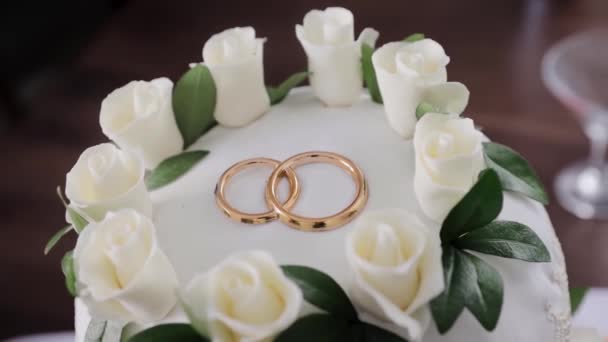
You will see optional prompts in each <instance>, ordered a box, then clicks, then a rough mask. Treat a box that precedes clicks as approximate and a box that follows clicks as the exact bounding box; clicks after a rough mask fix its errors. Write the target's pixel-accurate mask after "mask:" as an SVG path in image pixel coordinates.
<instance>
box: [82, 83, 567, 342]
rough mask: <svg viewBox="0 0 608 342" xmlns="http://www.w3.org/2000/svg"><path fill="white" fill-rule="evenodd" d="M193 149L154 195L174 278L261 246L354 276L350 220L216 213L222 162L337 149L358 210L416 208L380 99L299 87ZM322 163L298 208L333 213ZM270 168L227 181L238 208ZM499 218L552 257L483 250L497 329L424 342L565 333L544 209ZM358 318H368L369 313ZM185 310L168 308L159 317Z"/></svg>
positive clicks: (310, 171)
mask: <svg viewBox="0 0 608 342" xmlns="http://www.w3.org/2000/svg"><path fill="white" fill-rule="evenodd" d="M192 149H207V150H210V151H211V153H210V154H209V156H207V157H206V158H205V159H204V160H203V161H202V162H201V163H200V164H198V165H197V166H196V167H195V168H194V169H192V170H191V171H190V172H189V173H187V174H186V175H185V176H184V177H183V178H182V179H180V180H178V181H176V182H175V183H174V184H171V185H170V186H167V187H165V188H161V189H160V190H158V191H155V192H154V193H153V194H152V198H153V202H154V223H155V224H156V227H157V231H158V235H159V237H158V238H159V243H160V245H161V247H162V248H163V249H164V251H165V253H166V254H167V255H168V257H169V258H170V260H171V262H172V263H173V265H174V267H175V269H176V272H177V273H178V277H179V279H180V281H181V283H182V284H186V283H187V282H188V281H189V280H191V279H192V277H193V276H194V275H195V274H197V273H200V272H203V271H206V270H208V269H209V268H211V267H212V266H214V265H216V264H217V263H218V262H220V261H221V260H222V259H224V258H225V257H227V256H228V255H230V254H233V253H235V252H238V251H244V250H250V249H262V250H267V251H269V252H270V253H271V254H272V255H273V256H274V257H275V259H276V260H277V261H278V262H279V263H280V264H300V265H308V266H312V267H315V268H318V269H320V270H323V271H325V272H327V273H329V274H331V275H332V276H333V277H334V279H336V280H337V281H338V282H339V283H340V284H341V285H342V286H343V287H344V288H348V287H349V286H348V285H349V284H350V283H351V281H352V280H351V274H350V271H349V270H350V268H349V267H348V263H347V260H346V255H345V250H344V248H345V247H344V246H345V241H346V240H345V239H346V236H347V234H348V233H349V232H350V231H351V230H352V227H353V223H350V224H348V225H346V226H344V227H343V228H340V229H337V230H334V231H330V232H323V233H306V232H300V231H297V230H294V229H291V228H288V227H287V226H285V225H284V224H282V223H279V222H273V223H270V224H267V225H262V226H250V225H245V224H242V223H238V222H234V221H231V220H230V219H228V218H227V217H226V216H224V214H223V213H222V212H221V211H220V210H219V209H218V208H217V206H216V205H215V198H214V194H213V190H214V187H215V183H216V182H217V179H218V178H219V176H220V175H221V174H222V172H223V171H224V170H225V169H226V168H228V167H229V166H230V165H232V164H233V163H235V162H237V161H240V160H243V159H247V158H251V157H270V158H275V159H280V160H283V159H286V158H288V157H289V156H291V155H294V154H296V153H299V152H303V151H309V150H327V151H333V152H337V153H340V154H343V155H345V156H347V157H349V158H350V159H352V160H353V161H354V162H355V163H357V164H358V165H359V166H360V167H361V169H362V170H363V172H364V173H365V175H366V177H367V180H368V183H369V190H370V196H369V202H368V204H367V206H366V208H365V209H364V211H366V210H371V209H383V208H392V207H401V208H404V209H407V210H409V211H413V212H416V213H418V214H419V215H420V216H422V215H423V214H422V213H421V211H420V208H419V206H418V204H417V203H416V199H415V196H414V193H413V186H412V180H413V176H414V152H413V147H412V143H411V141H406V140H403V139H402V138H401V137H400V136H399V135H398V134H397V133H395V132H394V131H393V130H392V129H391V128H390V127H389V125H388V123H387V122H386V118H385V116H384V114H383V108H382V106H381V105H378V104H375V103H372V102H371V101H370V100H369V98H368V97H367V96H364V97H362V99H361V100H360V101H358V102H357V103H355V104H354V105H353V107H351V108H326V107H324V106H323V105H322V104H321V103H320V102H319V101H318V100H315V99H314V96H313V94H312V92H311V91H310V90H308V89H307V88H305V89H297V90H295V91H293V92H292V93H291V94H290V96H289V97H288V98H287V99H286V100H285V101H284V102H283V103H281V104H280V105H277V106H273V107H272V108H271V110H270V111H269V112H268V113H267V115H265V116H263V117H261V118H260V119H259V120H257V121H255V122H254V123H252V124H251V125H249V126H247V127H243V128H238V129H230V128H225V127H216V128H214V129H213V130H211V131H210V132H208V133H207V134H206V135H205V136H204V137H203V138H201V139H200V140H199V141H198V142H197V143H196V144H195V145H194V146H193V147H192ZM328 169H329V168H328V167H325V166H321V165H307V166H304V167H302V168H299V169H298V170H297V172H298V175H299V177H300V179H301V183H302V187H303V189H302V190H303V191H302V195H301V199H300V200H299V202H298V204H297V205H296V208H295V211H296V212H298V213H301V214H306V215H311V216H312V215H317V216H318V215H320V214H330V213H331V212H337V211H339V210H340V209H341V208H342V206H343V205H345V204H348V199H349V198H350V196H352V194H353V185H352V181H351V180H350V177H349V176H348V175H347V174H343V173H341V172H337V171H336V172H328V171H329V170H328ZM269 172H270V170H267V169H263V170H262V172H259V173H253V176H251V178H250V179H249V180H247V179H244V180H243V182H244V181H248V182H251V183H255V184H256V186H257V187H259V191H251V189H249V190H250V191H249V192H243V191H241V190H242V187H240V186H238V185H239V184H233V186H232V187H230V189H229V191H228V195H229V198H230V199H234V202H235V203H238V204H239V208H243V209H247V208H258V209H259V208H260V206H261V204H260V203H263V202H262V201H263V193H262V184H263V183H264V181H265V177H267V176H268V173H269ZM254 176H255V177H254ZM251 188H253V187H251ZM237 199H238V201H237ZM500 218H501V219H510V220H515V221H518V222H521V223H524V224H527V225H528V226H530V227H531V228H532V229H533V230H535V232H536V233H537V234H538V235H539V236H540V238H541V239H542V240H543V241H544V242H545V244H546V245H547V246H548V248H549V250H550V251H551V254H552V257H553V260H554V261H553V263H544V264H543V263H540V264H538V263H526V262H522V261H517V260H507V259H501V258H498V257H492V256H485V255H484V256H483V258H484V260H487V261H488V262H489V263H491V264H492V265H493V266H495V267H496V268H497V269H498V270H499V272H500V273H501V275H502V277H503V280H504V288H505V297H504V305H503V311H502V315H501V318H500V321H499V323H498V326H497V327H496V330H495V331H494V332H492V333H489V332H486V331H484V330H483V328H482V327H481V326H480V324H479V323H478V322H477V321H476V320H475V319H474V318H473V316H472V315H471V314H470V313H469V312H467V311H465V312H464V313H463V314H462V315H461V317H460V318H459V319H458V321H457V322H456V324H455V325H454V327H453V328H452V329H451V330H450V331H449V332H448V333H447V334H446V335H445V336H440V335H439V334H438V333H437V331H436V329H435V325H434V323H433V322H431V327H430V328H429V330H428V331H427V333H426V335H425V336H424V338H423V339H422V341H423V342H461V341H467V342H511V341H543V342H549V341H554V342H562V341H566V339H564V338H561V337H560V335H563V334H564V333H563V332H562V333H559V334H558V333H556V332H557V331H558V329H561V330H560V331H564V329H565V331H566V334H567V330H568V327H567V326H566V324H567V321H568V320H567V316H569V315H566V319H565V320H563V319H562V320H559V319H557V320H556V319H550V318H551V317H553V316H548V312H547V311H546V309H547V308H548V306H551V307H555V308H561V307H563V306H564V305H566V303H567V302H568V295H567V292H566V293H564V291H563V288H564V281H567V279H565V278H563V279H562V280H560V281H555V280H554V277H553V276H552V274H554V272H555V270H556V269H557V270H563V257H562V256H561V248H560V246H559V242H558V241H557V239H556V238H555V233H554V231H553V228H552V225H551V222H550V220H549V218H548V216H547V214H546V211H545V210H544V208H543V207H542V206H541V205H540V204H538V203H536V202H533V201H531V200H528V199H524V198H522V197H520V196H517V195H513V194H509V193H505V201H504V209H503V212H502V213H501V215H500ZM424 220H425V222H427V220H426V219H424ZM566 287H567V285H566ZM83 311H84V310H82V308H80V309H79V310H77V317H76V318H77V319H76V323H77V332H82V331H83V330H86V321H87V319H86V317H85V316H86V313H84V312H83ZM364 316H365V317H366V319H368V320H370V321H374V319H373V318H370V317H369V315H364ZM183 317H184V316H183V315H182V314H181V313H180V312H174V313H173V314H172V315H171V317H170V318H168V319H167V321H176V320H177V321H179V320H183V319H184V318H183ZM564 322H566V323H564ZM140 328H141V327H140ZM130 329H132V328H130ZM135 330H137V328H136V329H135ZM81 335H82V334H80V335H79V336H81ZM77 341H79V342H80V341H81V340H78V339H77Z"/></svg>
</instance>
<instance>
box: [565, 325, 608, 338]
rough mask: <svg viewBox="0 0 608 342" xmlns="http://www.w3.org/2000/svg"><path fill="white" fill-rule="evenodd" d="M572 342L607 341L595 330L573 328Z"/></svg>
mask: <svg viewBox="0 0 608 342" xmlns="http://www.w3.org/2000/svg"><path fill="white" fill-rule="evenodd" d="M570 341H571V342H605V341H606V340H605V339H604V338H603V337H602V336H601V335H600V334H599V332H598V331H597V330H595V329H591V328H579V327H574V328H572V335H571V336H570Z"/></svg>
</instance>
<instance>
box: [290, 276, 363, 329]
mask: <svg viewBox="0 0 608 342" xmlns="http://www.w3.org/2000/svg"><path fill="white" fill-rule="evenodd" d="M281 268H282V269H283V272H284V273H285V275H286V276H287V277H289V278H290V279H291V280H293V281H294V282H295V283H296V284H297V285H298V286H299V287H300V289H301V290H302V293H303V294H304V299H306V301H307V302H309V303H310V304H312V305H314V306H316V307H318V308H320V309H323V310H325V311H327V312H328V313H330V314H332V315H336V316H341V317H344V318H346V319H349V320H357V311H356V310H355V307H354V306H353V304H352V303H351V301H350V299H349V298H348V296H347V295H346V293H345V292H344V290H343V289H342V288H341V287H340V285H339V284H338V283H337V282H336V281H335V280H333V279H332V278H331V277H330V276H329V275H327V274H325V273H323V272H321V271H318V270H316V269H314V268H311V267H306V266H292V265H288V266H281Z"/></svg>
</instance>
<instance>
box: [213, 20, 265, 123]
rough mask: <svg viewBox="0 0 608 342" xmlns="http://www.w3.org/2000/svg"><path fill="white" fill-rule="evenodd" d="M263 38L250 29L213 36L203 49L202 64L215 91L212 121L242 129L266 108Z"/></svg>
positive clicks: (237, 28) (243, 28) (238, 28)
mask: <svg viewBox="0 0 608 342" xmlns="http://www.w3.org/2000/svg"><path fill="white" fill-rule="evenodd" d="M264 41H265V39H262V38H256V37H255V30H254V29H253V27H236V28H232V29H229V30H226V31H223V32H221V33H218V34H215V35H213V36H212V37H211V38H210V39H209V40H208V41H207V42H206V43H205V46H204V47H203V63H204V64H205V65H206V66H207V67H208V68H209V71H210V72H211V76H212V77H213V80H214V82H215V87H216V89H217V97H216V104H215V112H214V115H215V119H216V120H217V122H219V123H220V124H221V125H224V126H229V127H240V126H245V125H247V124H249V123H251V122H252V121H254V120H255V119H257V118H259V117H260V116H262V114H264V113H266V111H267V110H268V109H269V108H270V98H269V97H268V93H267V92H266V86H265V84H264V64H263V51H264Z"/></svg>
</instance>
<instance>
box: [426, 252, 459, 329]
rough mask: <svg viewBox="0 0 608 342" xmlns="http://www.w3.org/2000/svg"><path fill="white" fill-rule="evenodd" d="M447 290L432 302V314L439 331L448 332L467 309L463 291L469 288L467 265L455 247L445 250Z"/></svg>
mask: <svg viewBox="0 0 608 342" xmlns="http://www.w3.org/2000/svg"><path fill="white" fill-rule="evenodd" d="M442 263H443V274H444V278H445V290H444V291H443V292H442V293H441V294H440V295H439V296H437V297H436V298H435V299H433V300H432V301H431V304H430V307H431V313H432V314H433V319H434V320H435V324H436V325H437V330H438V331H439V332H440V333H441V334H442V335H443V334H445V333H446V332H448V331H449V330H450V329H451V328H452V326H453V325H454V323H455V322H456V319H458V316H460V314H461V313H462V311H463V310H464V308H465V297H464V292H463V289H464V288H465V286H467V284H466V281H465V277H464V276H463V273H464V272H465V270H466V265H465V264H464V261H463V260H462V258H461V257H460V256H459V255H458V254H457V250H456V249H455V248H453V247H446V248H444V249H443V255H442Z"/></svg>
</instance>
